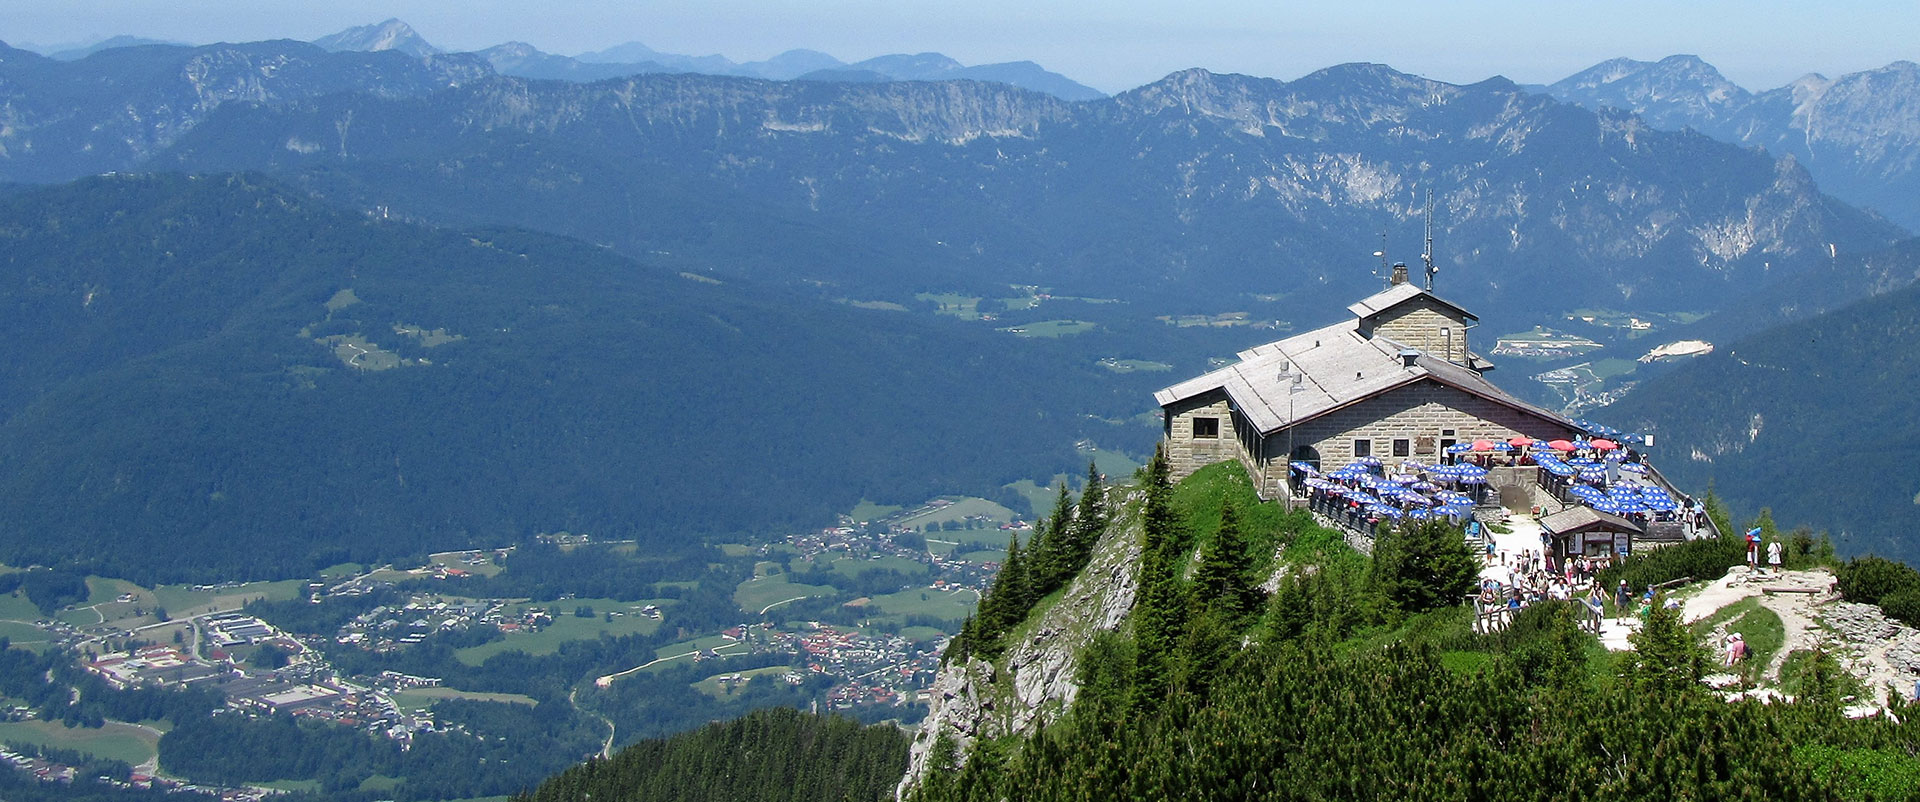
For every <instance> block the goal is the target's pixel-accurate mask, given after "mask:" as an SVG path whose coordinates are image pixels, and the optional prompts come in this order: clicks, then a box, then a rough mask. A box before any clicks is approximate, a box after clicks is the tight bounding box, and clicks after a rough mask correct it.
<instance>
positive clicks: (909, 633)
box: [900, 627, 947, 641]
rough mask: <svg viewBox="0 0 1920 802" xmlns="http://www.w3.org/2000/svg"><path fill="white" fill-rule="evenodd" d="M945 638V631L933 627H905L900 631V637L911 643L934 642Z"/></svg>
mask: <svg viewBox="0 0 1920 802" xmlns="http://www.w3.org/2000/svg"><path fill="white" fill-rule="evenodd" d="M946 636H947V631H946V630H944V629H934V628H933V627H905V628H903V629H901V630H900V637H903V638H906V639H907V640H912V641H935V640H939V639H941V638H944V637H946Z"/></svg>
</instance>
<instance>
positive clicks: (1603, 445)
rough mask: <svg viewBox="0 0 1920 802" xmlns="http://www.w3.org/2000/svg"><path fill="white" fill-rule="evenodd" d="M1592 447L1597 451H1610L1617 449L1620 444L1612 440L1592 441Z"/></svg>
mask: <svg viewBox="0 0 1920 802" xmlns="http://www.w3.org/2000/svg"><path fill="white" fill-rule="evenodd" d="M1593 447H1594V449H1596V450H1599V451H1610V450H1612V449H1616V448H1619V447H1620V444H1619V443H1616V442H1613V441H1612V440H1595V441H1593Z"/></svg>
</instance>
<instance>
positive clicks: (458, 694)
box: [393, 688, 535, 713]
mask: <svg viewBox="0 0 1920 802" xmlns="http://www.w3.org/2000/svg"><path fill="white" fill-rule="evenodd" d="M442 699H471V700H473V701H476V702H500V703H503V704H515V705H529V706H531V705H533V704H534V702H535V699H534V698H533V697H531V696H527V695H526V694H519V693H480V692H478V691H461V690H455V689H453V688H409V689H407V690H404V691H399V692H396V693H395V694H394V695H393V703H394V704H395V705H398V706H399V707H400V709H401V710H405V711H407V712H409V713H413V712H418V711H421V710H425V709H427V708H429V707H432V706H433V705H434V703H435V702H438V701H440V700H442Z"/></svg>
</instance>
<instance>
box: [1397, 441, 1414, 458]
mask: <svg viewBox="0 0 1920 802" xmlns="http://www.w3.org/2000/svg"><path fill="white" fill-rule="evenodd" d="M1412 453H1413V443H1411V442H1409V441H1408V440H1407V439H1406V438H1404V437H1402V438H1400V439H1397V440H1394V441H1393V455H1394V456H1396V457H1405V456H1408V455H1411V454H1412Z"/></svg>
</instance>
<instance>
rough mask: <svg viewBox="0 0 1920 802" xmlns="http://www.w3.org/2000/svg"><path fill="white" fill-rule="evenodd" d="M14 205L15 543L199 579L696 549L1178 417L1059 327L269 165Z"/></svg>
mask: <svg viewBox="0 0 1920 802" xmlns="http://www.w3.org/2000/svg"><path fill="white" fill-rule="evenodd" d="M0 237H4V239H5V241H6V242H5V247H4V248H0V313H4V314H0V336H4V338H5V339H6V342H7V343H8V351H9V357H8V359H6V360H4V361H0V465H5V466H6V470H5V471H4V472H3V473H0V521H4V522H5V523H4V525H0V560H4V561H5V562H7V563H10V564H18V565H25V564H31V563H36V562H38V563H47V564H53V563H60V562H77V563H80V564H81V565H82V566H84V567H87V568H89V569H90V570H93V571H94V572H96V573H105V574H112V575H120V576H126V577H130V578H139V579H145V580H166V581H181V580H204V579H216V578H217V579H231V578H244V577H262V576H293V575H298V574H300V573H304V572H306V571H309V570H313V569H317V568H319V567H323V566H327V565H332V564H336V563H340V562H344V561H358V562H370V561H379V560H385V559H391V558H395V557H405V556H408V555H419V554H424V553H426V552H428V551H436V550H444V549H453V548H461V547H467V546H473V545H482V546H485V545H497V544H502V543H511V542H519V541H522V540H524V539H526V538H528V537H530V536H531V535H533V534H534V533H537V532H547V531H559V530H567V531H573V532H591V533H594V534H595V535H598V536H603V537H616V538H618V537H634V538H638V539H639V540H640V541H641V542H642V544H643V546H645V547H648V548H656V549H658V548H670V547H671V546H672V544H677V543H685V542H690V541H693V540H697V539H698V538H699V537H700V536H703V535H706V534H709V533H717V532H728V533H737V532H743V531H745V532H754V531H763V530H768V529H772V528H775V527H783V526H808V527H811V526H818V525H821V524H823V523H825V522H830V521H831V520H832V515H833V514H834V513H836V512H838V511H842V510H846V509H850V508H852V507H853V506H854V505H855V504H856V503H858V502H859V501H860V500H861V499H862V498H888V499H913V498H926V497H929V496H932V495H935V494H937V493H940V492H951V491H952V490H954V489H973V488H983V489H991V488H996V487H999V486H1000V485H1003V484H1006V483H1008V482H1012V481H1014V480H1016V479H1019V478H1022V477H1024V476H1028V475H1030V473H1029V471H1030V470H1033V469H1039V470H1042V471H1043V473H1042V474H1041V475H1050V474H1051V473H1053V472H1062V471H1067V470H1072V469H1073V466H1076V465H1077V464H1080V463H1081V461H1082V458H1081V457H1080V456H1079V455H1078V454H1077V453H1076V452H1075V450H1074V447H1073V446H1074V443H1075V442H1076V441H1077V440H1079V439H1081V438H1085V437H1088V436H1093V435H1099V436H1103V437H1105V438H1107V440H1108V441H1115V440H1120V441H1125V442H1132V441H1134V440H1138V441H1145V440H1147V439H1149V438H1151V437H1152V436H1153V434H1154V433H1153V431H1152V430H1151V429H1150V428H1148V427H1145V426H1137V427H1135V426H1128V427H1117V426H1116V425H1115V424H1109V423H1104V422H1102V421H1103V420H1122V421H1124V420H1125V419H1127V418H1128V417H1130V416H1132V415H1133V414H1134V413H1135V412H1137V411H1138V409H1139V408H1140V407H1141V406H1142V402H1141V400H1140V399H1141V398H1142V397H1143V391H1144V389H1146V385H1148V384H1151V379H1148V380H1145V381H1141V380H1138V379H1129V378H1128V377H1124V376H1116V375H1115V374H1112V373H1111V372H1109V371H1105V370H1102V369H1099V368H1098V367H1097V366H1096V365H1095V364H1094V359H1093V358H1091V357H1088V358H1085V359H1080V360H1073V361H1071V363H1069V364H1062V363H1063V361H1065V360H1063V359H1062V357H1061V355H1060V353H1059V352H1058V351H1057V350H1048V349H1049V348H1053V349H1057V348H1058V347H1059V346H1046V345H1035V344H1034V343H1032V342H1029V341H1023V340H1020V339H1018V338H1014V337H1008V336H1006V335H1004V334H999V333H996V332H992V331H989V330H985V329H984V328H983V327H977V326H974V327H969V326H966V325H964V324H961V323H959V322H953V321H944V320H938V319H934V318H933V317H932V316H924V317H920V316H910V315H902V314H900V313H897V312H887V311H874V310H865V309H857V308H853V307H850V306H846V305H841V304H833V303H828V302H823V301H819V300H815V299H812V298H808V297H795V296H794V295H792V294H791V293H786V294H782V293H775V292H772V291H766V290H758V289H754V288H751V287H744V286H740V285H737V284H722V283H717V282H712V281H695V280H690V279H688V278H686V277H683V276H681V275H679V274H677V273H674V272H668V271H662V270H657V269H653V268H650V267H648V266H645V265H642V264H636V263H634V262H632V261H630V260H628V259H625V258H622V257H618V256H615V255H613V254H611V253H610V252H608V251H606V250H604V249H601V248H597V247H594V246H591V245H586V244H583V243H579V242H574V241H569V240H564V239H557V238H554V237H550V236H545V235H535V234H528V233H524V232H518V231H510V230H498V229H489V230H469V231H443V230H433V229H427V228H422V227H418V226H414V225H408V224H401V223H395V222H387V221H383V220H377V219H372V218H370V217H368V216H365V215H362V214H358V213H353V212H347V211H343V210H337V209H334V208H331V207H328V206H325V205H323V204H320V203H317V202H315V201H313V200H311V199H310V198H308V197H306V196H305V195H304V194H302V193H299V192H296V191H290V190H287V189H285V188H282V187H280V186H278V185H276V184H275V183H273V182H272V181H269V180H266V179H261V178H257V177H247V176H236V177H219V176H214V177H203V178H186V177H179V176H144V177H130V176H112V177H102V178H96V179H87V180H83V181H80V182H77V183H75V184H72V185H67V186H61V187H53V188H46V189H39V190H33V191H28V192H24V193H20V194H16V195H13V196H11V197H8V198H5V199H4V200H0ZM1134 445H1135V446H1136V447H1137V445H1139V444H1138V443H1135V444H1134ZM951 456H960V457H963V458H949V457H951Z"/></svg>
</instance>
